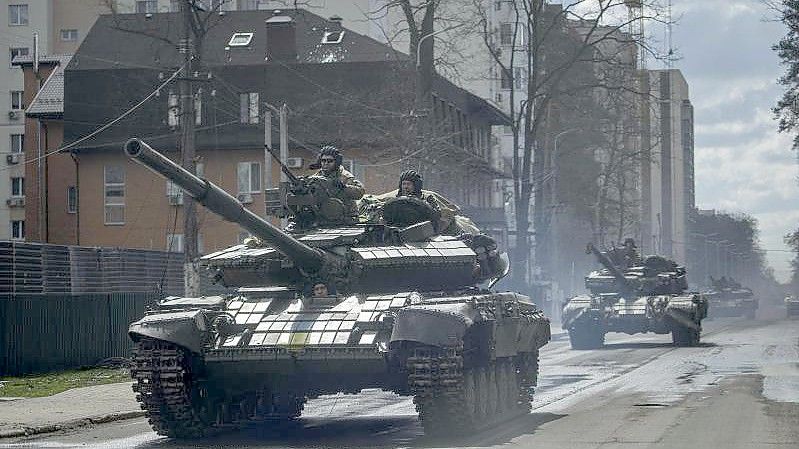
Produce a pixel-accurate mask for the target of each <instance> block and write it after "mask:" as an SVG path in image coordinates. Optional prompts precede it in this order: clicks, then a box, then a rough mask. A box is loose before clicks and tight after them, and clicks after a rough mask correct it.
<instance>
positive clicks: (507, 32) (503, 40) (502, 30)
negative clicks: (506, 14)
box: [499, 23, 513, 45]
mask: <svg viewBox="0 0 799 449" xmlns="http://www.w3.org/2000/svg"><path fill="white" fill-rule="evenodd" d="M499 44H500V45H513V24H512V23H501V24H500V25H499Z"/></svg>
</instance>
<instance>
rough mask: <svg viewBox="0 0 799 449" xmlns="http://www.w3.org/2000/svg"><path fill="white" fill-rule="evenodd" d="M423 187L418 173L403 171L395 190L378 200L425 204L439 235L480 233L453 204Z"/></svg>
mask: <svg viewBox="0 0 799 449" xmlns="http://www.w3.org/2000/svg"><path fill="white" fill-rule="evenodd" d="M423 186H424V180H423V178H422V175H421V174H419V172H417V171H416V170H405V171H403V172H402V173H401V174H400V177H399V183H398V185H397V189H396V190H392V191H390V192H386V193H384V194H382V195H380V196H379V197H378V198H379V199H381V200H382V201H386V202H387V201H389V200H391V199H392V198H401V197H410V198H416V199H419V200H421V201H423V202H425V203H427V204H428V205H430V207H431V208H432V209H433V211H435V215H436V223H434V226H435V227H436V229H437V230H438V232H440V233H441V234H447V235H459V234H463V233H471V234H477V233H479V232H480V231H479V230H478V229H477V227H476V226H475V225H474V223H472V221H471V220H469V219H468V218H466V217H464V216H462V215H458V213H459V212H460V208H459V207H458V206H457V205H456V204H455V203H453V202H451V201H450V200H448V199H447V198H445V197H444V196H442V195H440V194H438V193H436V192H434V191H432V190H424V189H423V188H422V187H423Z"/></svg>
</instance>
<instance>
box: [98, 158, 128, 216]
mask: <svg viewBox="0 0 799 449" xmlns="http://www.w3.org/2000/svg"><path fill="white" fill-rule="evenodd" d="M103 172H104V173H103V175H104V178H105V191H104V199H105V201H104V202H105V224H107V225H121V224H125V169H124V168H123V167H122V166H119V165H106V166H105V167H104V170H103Z"/></svg>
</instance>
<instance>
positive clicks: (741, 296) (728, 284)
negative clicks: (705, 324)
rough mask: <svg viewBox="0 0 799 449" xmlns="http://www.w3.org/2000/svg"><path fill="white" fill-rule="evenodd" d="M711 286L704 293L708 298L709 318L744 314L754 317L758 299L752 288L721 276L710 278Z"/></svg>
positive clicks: (750, 317) (747, 316)
mask: <svg viewBox="0 0 799 449" xmlns="http://www.w3.org/2000/svg"><path fill="white" fill-rule="evenodd" d="M710 282H711V284H712V286H713V287H712V288H711V289H710V290H709V291H707V292H705V293H704V296H705V298H707V300H708V306H709V309H710V310H709V311H708V315H709V317H710V318H716V317H723V316H745V317H746V318H749V319H754V318H755V313H756V312H757V307H758V300H757V298H755V296H754V294H753V293H752V290H751V289H749V288H746V287H742V286H741V284H739V283H738V282H735V280H733V279H732V278H727V277H725V276H722V277H721V278H720V279H713V278H712V277H711V278H710Z"/></svg>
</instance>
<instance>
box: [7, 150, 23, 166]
mask: <svg viewBox="0 0 799 449" xmlns="http://www.w3.org/2000/svg"><path fill="white" fill-rule="evenodd" d="M21 157H22V153H12V154H7V155H6V162H7V163H8V165H13V164H19V159H20V158H21Z"/></svg>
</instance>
